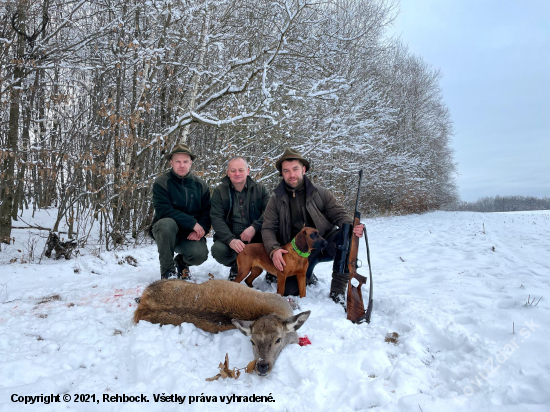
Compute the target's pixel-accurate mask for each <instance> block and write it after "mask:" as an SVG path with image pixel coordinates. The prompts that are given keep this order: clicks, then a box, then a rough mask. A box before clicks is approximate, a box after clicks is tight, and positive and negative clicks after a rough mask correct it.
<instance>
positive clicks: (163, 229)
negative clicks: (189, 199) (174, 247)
mask: <svg viewBox="0 0 550 412" xmlns="http://www.w3.org/2000/svg"><path fill="white" fill-rule="evenodd" d="M177 234H178V224H177V223H176V221H175V220H174V219H172V218H169V217H165V218H163V219H160V220H159V221H158V222H156V223H155V224H154V225H153V236H154V237H155V239H159V238H162V237H164V236H177Z"/></svg>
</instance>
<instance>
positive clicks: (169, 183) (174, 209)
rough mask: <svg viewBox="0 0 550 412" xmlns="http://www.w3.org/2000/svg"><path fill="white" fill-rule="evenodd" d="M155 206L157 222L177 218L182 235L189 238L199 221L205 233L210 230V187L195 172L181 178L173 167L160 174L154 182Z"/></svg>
mask: <svg viewBox="0 0 550 412" xmlns="http://www.w3.org/2000/svg"><path fill="white" fill-rule="evenodd" d="M153 207H154V208H155V216H154V218H153V224H155V223H156V222H157V221H158V220H160V219H163V218H166V217H170V218H172V219H174V220H175V221H176V223H177V224H178V226H179V229H180V231H179V233H178V237H180V238H186V237H187V235H189V233H191V232H192V231H193V227H195V224H196V223H198V224H199V225H201V226H202V227H203V229H204V231H205V233H208V232H209V231H210V189H209V188H208V185H207V184H206V183H205V182H204V180H202V179H201V178H200V177H198V176H196V175H194V174H193V173H192V172H189V173H188V174H187V175H186V176H185V177H180V176H178V175H177V174H176V173H174V171H173V170H172V169H170V171H168V172H166V173H165V174H163V175H161V176H159V177H157V178H156V179H155V183H154V184H153Z"/></svg>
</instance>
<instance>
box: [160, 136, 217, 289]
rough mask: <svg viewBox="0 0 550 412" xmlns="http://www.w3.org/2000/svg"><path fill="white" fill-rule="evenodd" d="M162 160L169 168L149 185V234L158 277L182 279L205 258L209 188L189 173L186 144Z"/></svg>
mask: <svg viewBox="0 0 550 412" xmlns="http://www.w3.org/2000/svg"><path fill="white" fill-rule="evenodd" d="M166 159H167V160H169V161H170V166H172V169H171V170H170V171H168V172H167V173H165V174H163V175H161V176H159V177H157V178H156V179H155V183H154V184H153V206H154V208H155V217H154V218H153V225H152V228H151V234H152V236H153V238H154V239H155V241H156V242H157V247H158V252H159V260H160V275H161V278H163V279H171V278H182V277H183V278H186V277H187V276H188V275H189V266H191V265H200V264H201V263H203V262H204V261H205V260H206V259H207V258H208V248H207V247H206V239H205V237H204V236H205V235H206V234H207V233H208V232H209V231H210V189H209V188H208V186H207V185H206V183H205V182H204V181H203V180H202V179H201V178H199V177H198V176H195V175H194V174H193V173H191V166H192V165H193V160H195V155H194V154H193V153H192V152H191V150H189V147H187V146H186V145H184V144H179V145H177V146H176V147H175V148H174V150H172V152H171V153H170V154H168V155H167V156H166ZM174 251H175V252H177V253H178V255H176V257H175V258H174Z"/></svg>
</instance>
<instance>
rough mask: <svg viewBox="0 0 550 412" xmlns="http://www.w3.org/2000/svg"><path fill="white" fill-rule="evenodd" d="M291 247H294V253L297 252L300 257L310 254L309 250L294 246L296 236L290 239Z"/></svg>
mask: <svg viewBox="0 0 550 412" xmlns="http://www.w3.org/2000/svg"><path fill="white" fill-rule="evenodd" d="M291 243H292V249H294V251H295V252H296V253H298V254H299V255H300V256H301V257H305V258H307V257H309V255H311V252H302V251H301V250H300V249H298V246H296V238H294V239H292V242H291Z"/></svg>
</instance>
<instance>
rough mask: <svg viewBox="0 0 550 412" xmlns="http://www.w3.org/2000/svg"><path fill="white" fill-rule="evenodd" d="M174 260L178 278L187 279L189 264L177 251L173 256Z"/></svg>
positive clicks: (189, 273)
mask: <svg viewBox="0 0 550 412" xmlns="http://www.w3.org/2000/svg"><path fill="white" fill-rule="evenodd" d="M174 262H175V263H176V269H177V277H178V279H188V278H189V277H190V275H191V272H190V271H189V265H188V264H187V262H185V261H184V260H183V256H182V255H180V254H179V253H178V254H177V255H176V257H175V258H174Z"/></svg>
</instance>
